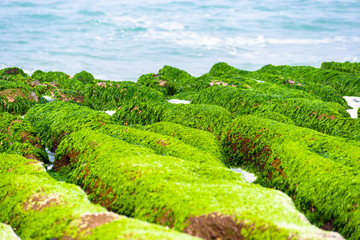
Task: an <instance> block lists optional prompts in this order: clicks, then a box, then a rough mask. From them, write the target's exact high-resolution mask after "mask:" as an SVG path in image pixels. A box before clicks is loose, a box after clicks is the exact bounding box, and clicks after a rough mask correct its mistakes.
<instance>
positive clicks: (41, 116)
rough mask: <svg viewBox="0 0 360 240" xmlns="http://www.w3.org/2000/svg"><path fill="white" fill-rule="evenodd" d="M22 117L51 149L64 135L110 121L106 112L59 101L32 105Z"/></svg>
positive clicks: (54, 147)
mask: <svg viewBox="0 0 360 240" xmlns="http://www.w3.org/2000/svg"><path fill="white" fill-rule="evenodd" d="M24 119H25V120H28V121H29V122H31V123H32V124H33V126H34V128H35V129H36V131H37V132H38V134H39V136H40V137H41V139H42V141H43V142H44V144H45V146H46V147H47V148H49V149H50V150H53V151H54V150H55V149H56V147H57V145H58V144H59V143H60V141H61V139H62V137H64V136H65V135H67V134H69V133H71V132H73V131H76V130H78V129H81V128H83V127H88V128H91V129H96V128H99V127H101V126H103V125H105V124H107V123H110V122H111V120H110V116H109V115H108V114H106V113H102V112H98V111H95V110H93V109H90V108H88V107H82V106H79V105H76V104H74V103H70V102H61V101H54V102H51V103H47V104H42V105H37V106H34V107H33V108H32V109H30V111H28V112H27V114H26V115H25V118H24Z"/></svg>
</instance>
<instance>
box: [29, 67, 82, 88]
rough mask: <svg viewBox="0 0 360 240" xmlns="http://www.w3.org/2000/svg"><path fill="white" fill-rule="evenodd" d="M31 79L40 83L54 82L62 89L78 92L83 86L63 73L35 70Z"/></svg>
mask: <svg viewBox="0 0 360 240" xmlns="http://www.w3.org/2000/svg"><path fill="white" fill-rule="evenodd" d="M31 78H32V79H33V80H38V81H40V82H41V83H50V82H56V83H57V84H59V86H60V87H61V88H62V89H75V90H79V89H80V88H81V86H82V85H83V84H82V83H81V82H80V81H79V80H77V79H72V78H71V77H70V76H69V75H68V74H66V73H63V72H43V71H41V70H36V71H35V72H34V73H33V74H32V75H31Z"/></svg>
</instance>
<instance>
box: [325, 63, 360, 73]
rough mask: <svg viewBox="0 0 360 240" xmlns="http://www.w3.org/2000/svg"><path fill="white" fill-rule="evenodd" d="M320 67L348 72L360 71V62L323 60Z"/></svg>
mask: <svg viewBox="0 0 360 240" xmlns="http://www.w3.org/2000/svg"><path fill="white" fill-rule="evenodd" d="M320 68H322V69H329V70H336V71H340V72H347V73H360V63H358V62H354V63H351V62H343V63H341V62H323V63H322V64H321V67H320Z"/></svg>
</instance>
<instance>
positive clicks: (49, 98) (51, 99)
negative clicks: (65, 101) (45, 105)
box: [42, 96, 55, 102]
mask: <svg viewBox="0 0 360 240" xmlns="http://www.w3.org/2000/svg"><path fill="white" fill-rule="evenodd" d="M42 97H43V98H45V100H46V101H48V102H52V101H54V100H55V98H53V97H50V96H42Z"/></svg>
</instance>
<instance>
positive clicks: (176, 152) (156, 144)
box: [99, 124, 224, 166]
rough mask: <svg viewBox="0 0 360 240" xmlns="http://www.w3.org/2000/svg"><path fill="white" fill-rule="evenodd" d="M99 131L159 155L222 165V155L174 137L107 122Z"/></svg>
mask: <svg viewBox="0 0 360 240" xmlns="http://www.w3.org/2000/svg"><path fill="white" fill-rule="evenodd" d="M99 132H101V133H105V134H107V135H110V136H112V137H115V138H117V139H121V140H124V141H125V142H128V143H131V144H136V145H141V146H144V147H147V148H151V149H153V150H154V151H155V152H156V153H157V154H160V155H165V156H173V157H177V158H181V159H184V160H189V161H194V162H199V163H209V164H211V165H219V166H222V165H223V163H222V161H223V160H224V159H223V156H221V155H220V156H219V155H213V154H212V153H211V152H206V151H203V150H200V149H198V148H196V147H193V146H191V145H187V144H185V143H184V142H182V141H180V140H178V139H176V138H174V137H170V136H166V135H161V134H158V133H154V132H150V131H145V130H140V129H135V128H131V127H125V126H121V125H114V124H107V125H105V126H103V127H101V128H100V129H99Z"/></svg>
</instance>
